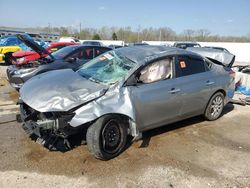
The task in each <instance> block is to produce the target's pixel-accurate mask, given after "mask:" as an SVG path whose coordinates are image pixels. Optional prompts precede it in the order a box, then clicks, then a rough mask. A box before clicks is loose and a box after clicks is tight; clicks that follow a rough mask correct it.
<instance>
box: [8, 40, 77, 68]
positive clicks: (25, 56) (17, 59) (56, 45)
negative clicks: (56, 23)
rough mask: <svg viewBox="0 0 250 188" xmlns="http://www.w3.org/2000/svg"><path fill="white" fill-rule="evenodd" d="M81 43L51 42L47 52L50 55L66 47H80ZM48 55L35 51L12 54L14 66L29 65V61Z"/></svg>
mask: <svg viewBox="0 0 250 188" xmlns="http://www.w3.org/2000/svg"><path fill="white" fill-rule="evenodd" d="M78 44H80V43H76V42H51V43H50V44H49V45H48V46H47V47H46V50H47V51H48V52H49V53H52V52H55V51H57V50H59V49H61V48H64V47H65V46H70V45H78ZM47 55H48V54H45V53H44V54H41V55H40V54H39V53H37V52H35V51H23V50H21V51H18V52H15V53H13V54H12V56H13V59H12V64H15V65H24V64H27V63H28V62H29V61H33V60H36V59H39V58H41V57H46V56H47Z"/></svg>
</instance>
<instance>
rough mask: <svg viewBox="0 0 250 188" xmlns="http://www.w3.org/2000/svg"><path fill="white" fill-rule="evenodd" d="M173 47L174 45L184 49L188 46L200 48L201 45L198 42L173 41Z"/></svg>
mask: <svg viewBox="0 0 250 188" xmlns="http://www.w3.org/2000/svg"><path fill="white" fill-rule="evenodd" d="M173 47H175V48H181V49H186V48H188V47H195V48H200V47H201V45H200V44H198V43H197V42H189V41H186V42H175V43H174V44H173Z"/></svg>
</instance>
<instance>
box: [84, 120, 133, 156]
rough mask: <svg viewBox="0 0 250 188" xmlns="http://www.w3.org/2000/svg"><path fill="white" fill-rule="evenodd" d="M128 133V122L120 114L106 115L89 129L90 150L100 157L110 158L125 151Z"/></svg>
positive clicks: (87, 137)
mask: <svg viewBox="0 0 250 188" xmlns="http://www.w3.org/2000/svg"><path fill="white" fill-rule="evenodd" d="M127 135H128V123H127V121H126V120H125V119H124V118H121V117H120V116H118V115H105V116H102V117H100V118H99V119H97V120H96V121H95V122H94V123H93V124H92V125H91V126H90V127H89V128H88V130H87V135H86V140H87V146H88V149H89V151H90V152H91V153H92V154H93V155H94V156H95V157H96V158H98V159H101V160H109V159H112V158H114V157H116V156H118V155H119V154H120V153H121V152H123V150H124V148H125V145H126V141H127Z"/></svg>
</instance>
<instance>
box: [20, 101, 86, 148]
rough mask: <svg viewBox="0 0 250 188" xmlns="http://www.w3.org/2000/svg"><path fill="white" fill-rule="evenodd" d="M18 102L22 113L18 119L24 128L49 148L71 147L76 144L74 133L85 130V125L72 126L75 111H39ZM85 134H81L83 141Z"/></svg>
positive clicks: (38, 141) (33, 137)
mask: <svg viewBox="0 0 250 188" xmlns="http://www.w3.org/2000/svg"><path fill="white" fill-rule="evenodd" d="M18 104H19V105H20V114H19V115H18V116H17V121H18V122H20V123H22V127H23V129H24V130H25V132H26V133H27V134H28V135H29V136H30V137H31V138H32V139H34V140H35V141H36V142H37V143H39V144H41V145H43V146H44V147H46V148H48V149H49V150H60V151H67V150H69V149H71V148H72V147H73V145H75V144H76V142H75V140H74V137H73V135H77V134H79V133H83V132H82V131H84V127H85V126H79V127H72V126H70V124H69V123H68V122H69V121H70V120H71V119H72V118H73V117H74V115H75V113H71V112H38V111H36V110H34V109H33V108H31V107H30V106H28V105H27V104H25V103H24V102H23V101H19V102H18ZM83 135H84V134H82V135H80V137H81V141H82V139H84V138H82V136H83ZM80 137H78V138H80ZM81 141H80V142H81ZM73 142H74V143H73Z"/></svg>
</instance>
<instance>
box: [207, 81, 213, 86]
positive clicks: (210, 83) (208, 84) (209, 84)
mask: <svg viewBox="0 0 250 188" xmlns="http://www.w3.org/2000/svg"><path fill="white" fill-rule="evenodd" d="M214 83H215V82H211V81H209V80H208V81H207V82H206V85H207V86H211V85H213V84H214Z"/></svg>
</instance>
